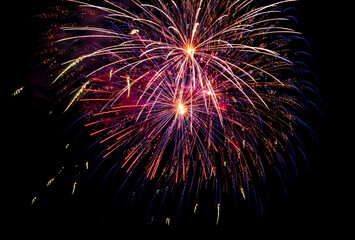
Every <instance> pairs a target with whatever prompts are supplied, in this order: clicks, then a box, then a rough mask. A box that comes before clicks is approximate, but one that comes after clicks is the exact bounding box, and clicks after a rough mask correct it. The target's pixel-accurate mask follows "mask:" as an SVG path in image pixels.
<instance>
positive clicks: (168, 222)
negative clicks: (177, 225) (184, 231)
mask: <svg viewBox="0 0 355 240" xmlns="http://www.w3.org/2000/svg"><path fill="white" fill-rule="evenodd" d="M165 223H166V225H168V226H170V218H169V217H167V218H166V219H165Z"/></svg>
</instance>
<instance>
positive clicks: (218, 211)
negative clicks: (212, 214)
mask: <svg viewBox="0 0 355 240" xmlns="http://www.w3.org/2000/svg"><path fill="white" fill-rule="evenodd" d="M220 211H221V204H220V203H218V204H217V221H216V226H218V223H219V215H220Z"/></svg>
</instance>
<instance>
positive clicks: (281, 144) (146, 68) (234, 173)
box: [52, 0, 315, 223]
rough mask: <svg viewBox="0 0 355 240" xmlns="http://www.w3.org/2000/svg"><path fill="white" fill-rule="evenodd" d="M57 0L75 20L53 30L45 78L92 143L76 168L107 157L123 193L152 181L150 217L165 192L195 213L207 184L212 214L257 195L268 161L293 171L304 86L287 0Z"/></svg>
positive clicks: (299, 150)
mask: <svg viewBox="0 0 355 240" xmlns="http://www.w3.org/2000/svg"><path fill="white" fill-rule="evenodd" d="M68 2H72V3H73V4H75V6H76V9H77V10H78V11H77V13H76V14H77V15H80V14H81V15H80V16H81V18H80V17H78V19H79V20H80V21H77V22H78V23H76V24H63V26H61V27H60V28H56V30H55V31H56V34H54V35H53V36H54V37H53V38H54V39H55V43H54V44H53V45H52V47H53V49H55V51H56V52H57V53H58V55H57V56H58V57H57V58H58V59H64V60H63V61H62V64H61V65H60V66H58V67H57V68H55V69H54V72H55V75H53V80H54V81H53V84H52V87H53V88H54V89H58V88H59V89H60V91H59V94H58V96H59V99H60V102H61V103H63V104H64V108H63V111H64V112H67V111H69V110H70V109H71V108H72V107H73V106H77V107H78V108H79V109H80V113H81V117H80V120H81V122H83V125H85V128H86V129H88V131H90V135H91V136H92V137H93V138H94V139H95V142H96V144H98V145H100V146H101V147H102V148H103V150H102V152H100V153H99V154H98V155H99V157H98V158H97V159H96V160H95V161H92V162H90V161H89V162H88V161H87V160H85V164H86V171H89V172H90V171H91V172H95V171H96V169H98V168H100V167H101V165H102V164H103V162H105V161H107V162H110V163H112V166H111V168H110V170H109V172H108V173H107V175H114V174H119V173H121V174H124V173H122V172H125V176H126V177H125V180H124V181H122V182H121V183H120V184H119V185H118V187H117V189H119V193H120V192H121V190H122V189H123V188H125V187H126V184H127V182H128V181H133V182H135V183H136V184H134V186H135V187H133V189H134V190H132V191H131V197H133V196H134V194H136V192H137V191H138V190H141V189H143V188H144V185H146V184H147V183H148V182H154V184H155V186H156V187H155V190H154V191H153V192H154V193H153V194H152V201H151V204H149V211H148V212H150V213H151V212H153V211H151V208H152V206H153V205H154V204H153V203H155V202H159V204H158V205H159V210H158V211H157V212H158V213H156V215H159V212H160V209H161V208H162V206H163V205H164V204H167V203H166V202H167V199H168V197H167V196H168V195H173V197H171V199H175V201H176V202H178V204H177V205H178V206H179V207H178V208H179V209H180V207H181V205H182V204H183V202H184V201H186V202H189V203H190V204H191V205H192V206H193V207H192V209H193V211H194V212H195V211H196V209H197V207H198V201H199V192H200V191H201V190H202V189H206V188H210V187H208V186H213V188H214V190H213V191H214V192H215V194H216V200H215V207H216V209H217V223H218V222H219V214H220V208H221V206H222V205H223V204H222V203H223V199H222V196H223V195H225V194H231V195H233V196H235V198H236V199H237V198H244V199H248V200H249V199H252V198H256V199H257V194H256V193H255V192H256V189H255V188H256V187H255V183H256V182H261V183H266V182H267V179H268V174H269V171H273V172H276V173H278V174H279V175H280V178H281V180H282V179H283V178H284V177H285V176H287V175H288V174H289V170H287V169H288V168H290V166H291V168H292V169H294V170H293V171H295V172H297V169H296V167H295V159H296V158H297V156H300V155H304V148H303V145H302V143H301V141H300V139H299V137H298V136H297V134H296V129H297V128H298V126H304V127H306V128H307V129H310V128H309V126H308V125H307V124H306V123H305V121H303V120H302V119H301V118H300V117H299V115H300V114H302V112H303V111H304V110H305V109H307V106H308V105H309V104H310V103H311V102H310V100H309V99H307V97H306V95H307V94H306V92H307V91H310V92H312V91H315V88H314V86H313V84H312V83H310V82H308V81H306V80H305V79H304V77H303V76H302V73H303V72H306V71H308V67H307V65H306V64H304V63H303V62H302V61H301V60H302V59H304V58H306V57H307V56H308V54H307V53H305V52H304V51H301V50H299V48H300V47H301V46H303V45H304V43H305V41H304V40H303V39H302V37H301V36H300V33H298V32H296V31H295V30H293V28H292V25H293V24H294V21H292V20H293V18H292V17H290V16H289V15H290V14H289V11H292V9H291V8H284V9H282V8H281V7H283V6H288V5H289V3H290V2H293V0H284V1H278V2H273V3H270V4H267V5H266V4H265V5H263V4H259V3H258V1H254V0H241V1H220V0H182V1H174V0H171V1H167V0H154V1H150V2H149V3H145V2H144V1H139V0H133V1H132V3H133V5H134V7H132V8H127V7H124V6H123V5H122V4H119V3H116V2H113V1H105V2H104V4H101V5H93V4H90V3H86V2H80V1H75V0H68ZM290 9H291V10H290ZM68 15H69V14H68ZM84 15H85V18H90V21H89V20H87V19H86V21H85V19H84V20H83V18H84V17H82V16H84ZM71 16H72V15H71ZM92 19H94V20H92ZM290 26H291V27H290ZM53 32H54V30H53ZM116 153H119V154H116ZM108 159H109V160H108ZM120 169H122V170H121V171H119V170H120ZM270 169H272V170H270ZM75 185H76V182H75ZM75 185H74V186H75ZM128 185H129V184H127V186H128ZM238 196H239V197H238ZM153 215H154V213H153ZM169 223H170V218H169Z"/></svg>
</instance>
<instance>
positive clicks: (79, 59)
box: [52, 56, 85, 83]
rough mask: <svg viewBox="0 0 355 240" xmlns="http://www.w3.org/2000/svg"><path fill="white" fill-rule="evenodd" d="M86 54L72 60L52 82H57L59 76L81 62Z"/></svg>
mask: <svg viewBox="0 0 355 240" xmlns="http://www.w3.org/2000/svg"><path fill="white" fill-rule="evenodd" d="M84 57H85V56H83V57H79V58H77V59H75V60H74V62H72V63H71V64H70V65H69V66H68V67H67V68H66V69H64V70H63V71H62V72H61V73H60V74H59V75H58V77H56V79H54V81H53V82H52V83H55V82H56V81H57V80H58V79H59V78H61V77H62V76H63V75H64V74H65V73H66V72H67V71H69V69H71V68H72V67H74V66H75V65H76V64H78V63H79V62H81V61H82V60H83V58H84Z"/></svg>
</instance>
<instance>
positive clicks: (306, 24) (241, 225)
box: [1, 0, 354, 239]
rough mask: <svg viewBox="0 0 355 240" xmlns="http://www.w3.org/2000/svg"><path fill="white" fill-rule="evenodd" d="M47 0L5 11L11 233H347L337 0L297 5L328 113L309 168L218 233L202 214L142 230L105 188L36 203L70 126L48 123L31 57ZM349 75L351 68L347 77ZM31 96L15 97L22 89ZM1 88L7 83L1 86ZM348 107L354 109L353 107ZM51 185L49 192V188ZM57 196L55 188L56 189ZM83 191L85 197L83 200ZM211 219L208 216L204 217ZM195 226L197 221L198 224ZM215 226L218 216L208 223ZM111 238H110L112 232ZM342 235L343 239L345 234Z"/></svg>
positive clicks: (345, 102)
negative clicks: (259, 212) (258, 212)
mask: <svg viewBox="0 0 355 240" xmlns="http://www.w3.org/2000/svg"><path fill="white" fill-rule="evenodd" d="M48 4H49V3H48V1H39V0H38V1H36V2H34V1H26V2H25V3H18V2H11V3H9V5H7V7H6V8H5V9H4V10H3V12H6V11H9V12H10V13H9V15H6V16H3V17H2V18H3V20H2V23H3V26H2V29H1V31H2V39H3V41H4V43H3V44H2V47H3V50H4V52H5V51H6V53H7V54H6V55H5V56H4V55H2V57H3V58H4V59H3V61H2V62H5V64H4V65H3V66H2V68H3V71H2V73H3V74H2V79H1V81H2V84H5V87H3V88H2V89H1V97H2V99H3V101H2V103H3V104H4V105H3V107H2V110H1V116H2V117H1V119H2V122H3V123H2V124H1V132H2V134H1V136H2V140H3V143H2V144H1V149H2V157H1V172H2V177H3V178H4V180H3V181H2V183H3V188H2V194H1V196H2V197H1V198H2V200H4V201H5V203H4V204H3V205H2V207H3V208H4V209H3V212H6V213H7V214H6V215H3V218H5V219H4V221H2V222H6V223H7V224H8V226H9V227H6V229H7V230H10V231H12V233H13V234H26V235H28V236H40V235H43V236H45V237H47V238H51V237H54V236H57V235H58V234H65V235H68V236H69V235H71V234H77V235H78V236H87V235H91V234H98V235H99V236H100V235H105V236H109V235H110V236H111V237H112V238H117V239H120V238H125V237H127V236H126V235H125V234H127V233H128V234H130V237H132V236H137V235H139V234H145V236H146V237H148V236H149V237H150V236H152V237H154V236H156V237H158V236H166V237H169V238H170V237H175V236H177V235H180V236H182V237H187V238H188V237H189V236H201V237H212V236H217V237H221V238H224V237H231V238H235V239H238V238H241V237H249V238H252V237H254V236H263V237H277V236H281V237H284V238H286V239H288V238H290V237H293V236H301V237H307V236H310V237H311V236H312V237H326V236H330V235H334V236H338V238H341V237H340V236H339V235H343V234H345V233H346V232H347V230H349V227H350V223H351V221H353V220H352V217H353V213H352V205H351V204H352V201H351V200H350V198H351V195H352V192H351V191H352V189H353V187H349V185H350V179H351V173H350V170H351V168H352V166H351V165H352V160H353V158H354V157H353V155H351V154H350V153H351V152H352V146H351V145H352V144H351V143H353V142H354V141H353V133H352V122H353V121H352V120H351V118H352V115H351V114H352V112H351V110H352V108H351V107H350V106H349V104H350V103H351V100H350V99H351V98H350V96H351V95H349V94H348V91H349V89H351V88H352V86H351V84H352V79H351V76H353V75H350V74H349V73H351V68H349V66H348V65H350V63H351V61H352V60H353V55H352V53H351V48H350V46H351V45H350V44H349V43H350V41H349V40H350V38H352V35H351V34H352V32H351V31H350V29H351V28H349V27H348V26H347V25H349V23H350V22H349V19H348V14H347V11H346V8H347V7H348V8H349V7H350V6H347V7H346V5H344V4H341V1H337V3H334V1H318V0H300V1H299V2H298V3H297V8H298V13H297V18H298V20H299V25H300V31H301V32H302V33H303V36H304V37H305V38H306V39H307V40H308V41H309V42H310V44H311V46H312V50H311V53H312V55H313V57H314V58H315V60H316V62H315V63H314V64H313V65H312V66H311V67H312V69H313V71H314V72H315V74H316V75H317V76H318V78H319V83H318V86H319V90H320V95H321V97H322V98H323V102H320V103H319V106H320V108H321V109H322V111H323V116H320V115H319V114H318V115H317V114H315V116H314V119H313V121H312V123H311V125H312V127H313V128H314V130H315V132H316V133H317V135H318V138H319V141H318V143H313V142H311V141H310V142H306V145H307V146H306V148H307V150H308V156H309V161H310V166H311V172H310V173H308V172H306V171H304V172H302V173H301V174H300V176H299V177H297V178H295V179H292V180H291V181H290V183H288V187H287V195H286V196H284V195H283V194H282V193H281V191H280V192H278V190H275V193H274V195H273V196H271V197H270V199H268V200H267V201H265V202H264V216H263V217H262V218H261V217H257V216H254V215H255V214H254V213H250V212H249V211H248V210H245V211H240V212H239V215H238V214H237V215H233V214H226V216H225V219H224V220H223V223H222V224H221V226H219V227H214V224H208V223H207V220H206V221H204V216H200V218H197V219H192V220H190V221H188V224H180V225H178V226H176V227H175V228H168V227H166V226H163V225H159V224H157V225H146V224H143V223H141V221H138V220H136V219H135V216H134V215H133V216H132V215H130V214H129V213H127V212H122V211H121V212H120V211H116V209H115V208H114V207H112V206H109V205H105V204H106V203H107V202H108V203H109V201H105V200H102V198H105V196H104V195H102V197H100V195H97V194H100V191H98V192H96V195H95V193H90V194H87V196H86V198H85V197H79V198H78V197H77V198H75V197H71V196H70V192H71V187H72V179H71V177H70V173H68V174H67V179H68V180H63V181H62V183H61V184H60V185H58V186H56V188H53V189H56V190H55V192H51V191H52V190H48V191H49V193H46V194H44V195H46V196H47V199H46V200H47V201H44V200H41V201H40V200H38V203H36V204H35V206H31V200H32V198H33V197H34V196H35V195H37V194H38V192H40V191H41V186H43V185H45V184H46V182H47V181H48V180H49V179H50V178H51V177H52V176H53V175H55V173H56V172H57V171H58V169H59V168H60V164H59V163H58V162H61V161H62V158H66V157H67V155H66V154H65V153H64V152H65V151H64V146H65V145H66V143H67V142H66V139H65V137H63V135H62V133H61V132H62V128H63V125H64V124H61V123H56V122H55V121H52V120H49V118H48V112H49V111H50V109H51V102H52V100H51V99H50V98H49V97H48V96H47V95H46V94H45V89H46V88H47V87H48V84H49V83H50V80H49V79H47V78H46V77H45V75H44V73H42V72H41V71H40V70H38V69H36V70H34V69H35V65H36V63H35V62H34V60H33V59H34V58H33V54H34V53H35V51H37V50H36V47H37V46H38V40H37V36H38V33H39V32H40V31H41V26H40V25H38V24H37V23H38V22H36V21H33V15H34V14H36V13H38V12H40V11H41V10H42V9H43V10H45V9H46V6H48ZM349 70H350V71H349ZM24 83H26V86H27V87H26V88H25V90H24V91H23V92H22V93H21V94H20V95H19V96H16V97H9V96H10V95H11V93H12V92H14V91H15V90H16V89H17V88H18V87H19V86H21V85H23V84H24ZM2 86H4V85H2ZM350 105H351V104H350ZM51 189H52V188H51ZM53 191H54V190H53ZM84 195H85V194H84ZM206 218H207V217H206ZM196 221H197V222H196ZM212 222H213V220H212ZM111 234H112V235H111ZM344 236H345V235H344Z"/></svg>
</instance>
